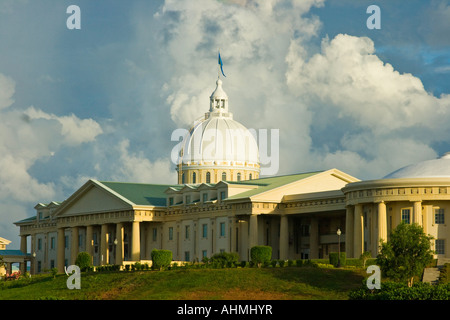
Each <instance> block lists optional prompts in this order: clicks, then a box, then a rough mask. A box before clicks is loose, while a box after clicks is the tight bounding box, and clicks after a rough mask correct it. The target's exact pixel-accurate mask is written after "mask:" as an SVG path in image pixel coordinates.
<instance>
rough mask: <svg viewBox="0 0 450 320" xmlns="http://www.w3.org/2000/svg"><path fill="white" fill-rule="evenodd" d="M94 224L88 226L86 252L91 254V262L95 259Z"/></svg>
mask: <svg viewBox="0 0 450 320" xmlns="http://www.w3.org/2000/svg"><path fill="white" fill-rule="evenodd" d="M93 242H94V226H92V225H89V226H87V227H86V252H87V253H89V255H90V256H91V259H92V261H91V263H93V259H94V245H93Z"/></svg>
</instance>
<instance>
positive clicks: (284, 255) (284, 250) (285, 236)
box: [280, 214, 289, 260]
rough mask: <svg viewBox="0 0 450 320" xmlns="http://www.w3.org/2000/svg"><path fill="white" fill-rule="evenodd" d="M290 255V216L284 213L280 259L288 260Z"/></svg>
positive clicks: (281, 224)
mask: <svg viewBox="0 0 450 320" xmlns="http://www.w3.org/2000/svg"><path fill="white" fill-rule="evenodd" d="M288 255H289V227H288V217H287V215H285V214H283V215H281V218H280V259H281V260H287V259H288Z"/></svg>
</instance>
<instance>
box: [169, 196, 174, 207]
mask: <svg viewBox="0 0 450 320" xmlns="http://www.w3.org/2000/svg"><path fill="white" fill-rule="evenodd" d="M169 206H173V197H170V198H169Z"/></svg>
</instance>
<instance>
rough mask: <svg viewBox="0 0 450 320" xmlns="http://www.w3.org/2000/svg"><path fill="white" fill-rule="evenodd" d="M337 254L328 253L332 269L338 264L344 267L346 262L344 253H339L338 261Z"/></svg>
mask: <svg viewBox="0 0 450 320" xmlns="http://www.w3.org/2000/svg"><path fill="white" fill-rule="evenodd" d="M338 256H339V253H337V252H330V255H329V258H330V264H332V265H333V266H334V267H337V266H338V263H339V262H340V264H341V267H343V266H345V263H346V260H347V254H346V253H345V252H341V254H340V261H339V259H338Z"/></svg>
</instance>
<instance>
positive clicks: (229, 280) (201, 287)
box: [0, 267, 365, 300]
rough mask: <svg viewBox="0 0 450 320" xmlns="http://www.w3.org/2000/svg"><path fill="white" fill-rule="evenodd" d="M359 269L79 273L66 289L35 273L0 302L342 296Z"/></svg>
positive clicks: (360, 274)
mask: <svg viewBox="0 0 450 320" xmlns="http://www.w3.org/2000/svg"><path fill="white" fill-rule="evenodd" d="M364 274H365V272H364V270H359V269H352V270H346V269H326V268H323V269H322V268H312V267H302V268H297V267H284V268H261V269H258V268H232V269H177V270H170V271H135V272H98V273H83V274H82V275H81V289H80V290H76V289H74V290H69V289H67V287H66V281H67V278H68V277H67V276H66V275H57V276H56V278H53V277H52V276H51V275H39V276H34V277H33V278H32V279H31V280H16V281H7V282H3V283H1V284H0V300H8V299H14V300H26V299H32V300H37V299H69V300H96V299H102V300H161V299H164V300H178V299H182V300H225V299H226V300H266V299H270V300H286V299H287V300H293V299H295V300H317V299H319V300H325V299H326V300H345V299H348V297H347V295H348V292H349V291H350V290H352V289H356V288H359V287H360V286H361V283H362V281H363V278H364Z"/></svg>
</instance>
